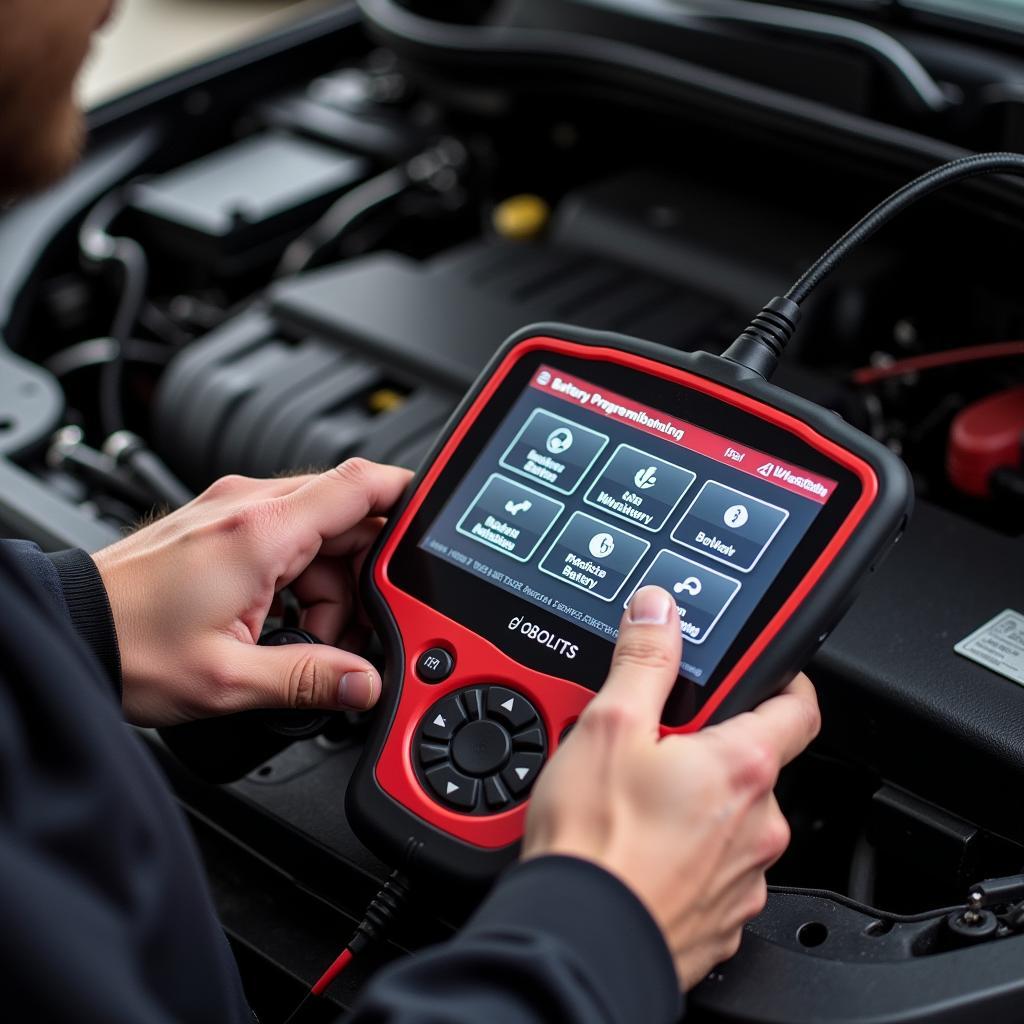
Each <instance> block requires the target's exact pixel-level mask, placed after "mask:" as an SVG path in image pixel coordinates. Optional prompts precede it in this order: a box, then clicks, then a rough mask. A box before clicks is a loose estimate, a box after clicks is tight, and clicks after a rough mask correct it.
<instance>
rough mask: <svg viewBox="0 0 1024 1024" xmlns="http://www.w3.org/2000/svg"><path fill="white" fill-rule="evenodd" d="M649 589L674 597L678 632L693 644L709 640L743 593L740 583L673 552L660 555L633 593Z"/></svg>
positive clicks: (659, 553)
mask: <svg viewBox="0 0 1024 1024" xmlns="http://www.w3.org/2000/svg"><path fill="white" fill-rule="evenodd" d="M646 586H655V587H663V588H664V589H665V590H667V591H668V592H669V593H670V594H672V595H673V597H675V599H676V610H677V611H678V612H679V629H680V632H682V634H683V639H684V640H685V641H686V642H687V643H690V644H702V643H704V641H705V640H707V638H708V636H709V635H710V634H711V631H712V630H713V629H714V628H715V626H716V625H717V624H718V620H719V619H720V618H721V617H722V615H723V614H724V613H725V610H726V608H728V607H729V605H730V603H731V602H732V599H733V598H734V597H735V596H736V595H737V594H738V593H739V592H740V582H739V580H734V579H732V578H731V577H729V576H726V575H725V574H724V573H721V572H719V571H718V570H717V569H709V568H708V567H707V566H706V565H698V564H697V563H696V562H694V561H691V560H690V559H689V558H684V557H683V556H682V555H677V554H675V553H673V552H671V551H659V552H658V555H657V557H656V558H655V559H654V561H653V562H651V564H650V567H649V568H648V569H647V572H645V573H644V574H643V576H642V577H641V579H640V582H639V583H637V585H636V587H635V588H634V591H633V592H634V593H635V592H636V591H637V590H639V589H640V587H646ZM632 596H633V595H632V594H630V597H632ZM626 604H627V605H628V604H629V601H627V602H626Z"/></svg>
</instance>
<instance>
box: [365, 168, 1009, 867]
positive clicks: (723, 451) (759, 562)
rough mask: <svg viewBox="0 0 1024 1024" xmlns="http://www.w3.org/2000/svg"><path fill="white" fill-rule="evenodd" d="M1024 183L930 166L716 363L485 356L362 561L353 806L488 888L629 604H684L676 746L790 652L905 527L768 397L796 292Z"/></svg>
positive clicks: (889, 474)
mask: <svg viewBox="0 0 1024 1024" xmlns="http://www.w3.org/2000/svg"><path fill="white" fill-rule="evenodd" d="M988 174H1014V175H1019V176H1024V156H1022V155H1021V154H1019V153H979V154H976V155H972V156H966V157H962V158H961V159H959V160H954V161H952V162H951V163H948V164H942V165H941V166H939V167H936V168H934V169H933V170H930V171H928V172H926V173H925V174H923V175H921V176H920V177H919V178H916V179H915V180H914V181H911V182H909V183H907V184H906V185H904V186H903V187H902V188H900V189H898V190H897V191H895V192H893V193H892V194H891V195H890V196H889V197H887V198H886V199H884V200H883V201H882V202H881V203H880V204H879V205H878V206H876V207H875V208H874V209H873V210H871V211H870V212H869V213H868V214H867V215H865V216H864V217H863V218H861V220H860V221H858V222H857V223H856V224H854V225H853V227H852V228H850V230H849V231H847V232H846V234H845V235H843V236H842V237H841V238H840V239H838V240H837V241H836V242H835V243H834V244H833V245H832V246H830V247H829V248H828V249H827V250H826V251H825V252H824V253H823V254H822V255H821V256H820V257H819V258H818V259H817V260H816V261H815V262H814V263H813V264H812V265H811V266H810V267H809V268H808V269H807V271H806V272H805V273H804V274H803V275H802V276H801V277H800V279H799V280H798V281H796V282H795V283H794V284H793V286H792V287H791V288H790V289H789V290H788V291H787V292H786V294H785V295H783V296H779V297H776V298H774V299H772V300H771V301H770V302H769V303H768V304H767V305H766V306H765V307H764V308H763V309H762V310H761V311H760V313H758V315H757V316H756V317H754V319H753V320H752V321H751V322H750V324H749V325H748V326H747V328H746V329H745V330H744V331H743V332H742V333H741V334H740V336H739V337H738V338H737V339H736V340H735V341H734V342H733V343H732V344H731V345H730V346H729V347H728V348H727V349H726V350H725V352H724V353H723V354H722V355H721V356H717V355H712V354H710V353H706V352H700V353H680V352H677V351H674V350H672V349H668V348H663V347H661V346H658V345H652V344H650V343H649V342H644V341H638V340H636V339H634V338H624V337H620V336H618V335H613V334H598V333H595V332H592V331H585V330H580V329H578V328H574V327H565V326H562V325H558V324H542V325H539V326H534V327H530V328H526V329H525V330H523V331H521V332H520V333H519V334H517V335H515V336H514V337H513V338H511V339H510V340H509V341H508V342H507V343H506V344H505V345H504V346H503V347H502V348H501V350H500V351H499V352H498V353H497V354H496V355H495V357H494V358H493V359H492V361H491V363H490V364H489V365H488V366H487V368H486V369H485V370H484V372H483V373H482V374H481V376H480V379H479V380H478V381H477V383H476V385H475V386H474V387H473V389H472V390H471V391H470V393H469V395H467V397H466V399H465V400H464V401H463V403H462V404H461V405H460V406H459V408H458V409H457V410H456V412H455V414H454V416H453V417H452V419H451V421H450V422H449V424H448V426H447V428H446V430H445V431H444V433H443V434H442V436H441V439H440V440H439V441H438V443H437V445H436V446H435V448H434V450H433V451H432V453H431V454H430V456H429V457H428V458H427V460H426V463H425V464H424V467H423V469H422V471H421V472H420V475H419V476H418V477H417V478H416V480H415V481H414V482H413V484H412V486H411V487H410V489H409V491H408V493H407V495H406V497H405V500H404V502H403V503H402V505H401V506H400V507H399V508H398V509H397V510H396V511H395V513H394V514H393V516H392V518H391V519H390V520H389V522H388V525H387V527H386V528H385V530H384V531H383V532H382V534H381V536H380V539H379V541H378V543H377V545H376V547H375V548H374V551H373V553H372V554H371V556H370V557H369V558H368V559H367V561H366V565H365V573H364V586H365V591H366V594H365V597H366V603H367V606H368V607H369V609H370V612H371V614H372V616H373V617H374V620H375V624H376V626H377V628H378V630H379V632H380V634H381V636H382V637H383V639H384V643H385V646H386V649H387V659H388V664H387V674H386V678H385V685H384V691H383V695H382V699H381V702H380V706H379V709H378V712H377V717H376V721H375V724H374V729H373V731H372V733H371V735H370V737H369V740H368V742H367V745H366V747H365V748H364V751H363V755H362V758H361V760H360V762H359V765H358V766H357V768H356V772H355V774H354V775H353V778H352V782H351V784H350V785H349V789H348V794H347V799H346V806H347V810H348V814H349V818H350V820H351V822H352V823H353V825H354V826H355V827H356V829H357V830H358V831H359V834H360V836H361V837H363V838H364V839H365V840H366V842H367V843H369V844H370V845H371V846H373V847H375V848H376V849H377V851H378V852H379V853H380V854H381V855H382V856H383V857H385V858H387V859H388V860H390V861H392V862H393V863H397V864H400V865H401V869H402V870H403V871H408V872H412V873H417V872H432V873H439V874H442V875H448V876H455V877H459V878H462V879H463V880H478V881H485V880H487V879H488V878H490V877H491V876H492V875H493V874H495V873H496V872H497V871H498V870H499V869H500V868H501V867H503V866H504V865H505V864H506V863H507V862H508V861H509V860H510V859H512V857H514V856H515V853H516V851H517V848H518V843H519V840H520V838H521V837H522V834H523V824H524V821H525V817H526V804H527V801H528V799H529V795H530V790H531V788H532V787H533V784H534V782H535V780H536V778H537V776H538V775H539V773H540V771H541V769H542V768H543V766H544V763H545V762H546V761H547V760H548V758H550V757H551V755H552V754H553V753H554V752H555V751H556V750H557V748H558V745H559V743H561V742H563V741H564V739H565V737H566V734H567V732H568V731H569V730H570V729H571V728H572V726H573V724H574V722H575V721H576V719H577V718H578V717H579V715H580V713H581V712H582V711H583V709H584V708H585V707H586V705H587V702H588V701H589V700H590V699H591V697H592V696H593V694H594V692H595V691H596V690H597V689H599V688H600V686H601V684H602V682H603V681H604V679H605V676H606V674H607V672H608V668H609V665H610V662H611V656H612V650H613V645H614V643H615V639H616V636H617V631H618V623H619V620H620V618H621V615H622V613H623V610H624V608H625V606H626V605H627V604H628V602H629V598H630V597H631V595H632V594H633V593H634V591H635V590H636V589H637V588H638V587H641V586H644V585H646V584H657V585H659V586H662V587H664V588H665V589H666V590H668V591H669V592H670V593H672V594H673V595H674V596H675V600H676V606H677V610H678V615H679V629H680V631H681V633H682V636H683V653H682V659H681V662H680V665H679V676H678V678H677V680H676V685H675V687H674V689H673V692H672V694H671V696H670V697H669V700H668V702H667V703H666V706H665V710H664V714H663V716H662V730H663V732H665V733H671V732H690V731H693V730H695V729H699V728H701V727H702V726H704V725H707V724H709V723H713V722H717V721H720V720H722V719H723V718H727V717H728V716H730V715H734V714H737V713H738V712H740V711H745V710H747V709H749V708H751V707H754V706H755V705H756V704H757V703H758V702H759V701H762V700H764V699H765V698H766V697H768V696H770V695H771V694H772V693H775V692H776V691H777V690H779V689H781V688H782V687H783V686H784V685H785V684H786V683H787V682H788V681H789V680H790V679H791V678H792V677H793V675H794V674H795V673H796V672H797V671H799V669H800V668H801V667H802V666H803V665H804V664H805V663H806V662H807V660H808V658H809V657H810V656H811V654H812V653H813V651H814V650H815V648H816V647H817V646H818V644H820V643H821V642H822V641H823V640H824V639H825V637H826V636H827V635H828V633H829V631H830V630H831V629H832V627H833V626H834V625H835V623H836V622H837V621H838V620H839V618H840V617H841V616H842V614H843V612H844V611H845V610H846V608H847V607H848V606H849V604H850V602H851V601H852V600H853V596H854V594H855V592H856V590H857V587H858V585H859V584H860V583H861V582H862V580H863V579H864V578H865V576H866V575H867V574H868V573H869V572H870V571H871V570H872V569H873V568H874V567H875V566H876V565H877V564H878V562H879V561H880V559H881V558H882V556H883V555H884V554H885V553H886V552H887V551H888V549H889V548H890V547H891V546H892V544H893V543H895V541H896V540H897V539H898V537H899V535H900V533H901V532H902V530H903V528H904V526H905V524H906V521H907V517H908V516H909V514H910V508H911V503H912V495H913V488H912V485H911V481H910V475H909V473H908V472H907V469H906V467H905V466H904V465H903V463H902V462H901V461H900V460H899V459H898V458H896V456H895V455H893V454H892V453H891V452H890V451H889V450H888V449H887V448H885V447H884V446H882V445H880V444H878V443H877V442H875V441H873V440H871V439H870V438H869V437H867V436H865V435H864V434H862V433H861V432H860V431H858V430H856V429H854V428H853V427H851V426H849V425H848V424H847V423H845V422H843V420H842V419H840V417H838V416H837V415H835V414H834V413H832V412H829V411H827V410H825V409H823V408H821V407H820V406H817V405H814V404H813V403H812V402H807V401H804V400H803V399H800V398H797V397H795V396H793V395H791V394H789V393H787V392H786V391H783V390H781V389H780V388H777V387H773V386H772V385H771V384H770V383H768V381H769V378H770V377H771V375H772V372H773V371H774V369H775V368H776V366H777V365H778V362H779V358H780V356H781V355H782V352H783V350H784V349H785V347H786V345H787V344H788V342H789V340H790V338H791V337H792V335H793V332H794V331H795V330H796V326H797V323H798V322H799V319H800V304H801V303H802V302H803V301H804V300H805V299H806V298H807V297H808V296H809V295H810V294H811V292H813V290H814V289H815V288H816V287H817V285H818V284H820V283H821V281H822V280H824V279H825V278H826V277H827V276H828V275H829V274H830V273H831V272H832V271H833V270H834V269H835V267H836V266H837V265H838V264H839V263H840V262H841V261H842V260H843V259H844V258H845V257H846V256H847V255H848V254H849V253H850V252H851V251H852V250H853V249H854V248H855V247H856V246H857V245H859V244H860V243H861V242H863V241H864V240H865V239H867V238H870V237H871V235H873V234H874V233H875V232H876V231H878V229H879V228H881V227H883V226H884V225H885V224H887V223H888V222H889V221H890V220H891V219H892V218H893V217H895V216H896V215H897V214H899V213H900V212H901V211H902V210H905V209H906V208H907V207H908V206H910V205H912V204H913V203H915V202H917V201H918V200H919V199H922V198H924V197H925V196H928V195H931V194H932V193H934V192H936V191H938V190H939V189H942V188H945V187H946V186H948V185H952V184H955V183H956V182H960V181H963V180H966V179H968V178H975V177H979V176H982V175H988Z"/></svg>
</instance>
